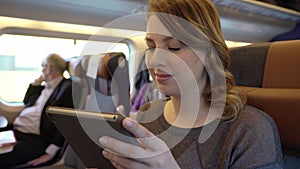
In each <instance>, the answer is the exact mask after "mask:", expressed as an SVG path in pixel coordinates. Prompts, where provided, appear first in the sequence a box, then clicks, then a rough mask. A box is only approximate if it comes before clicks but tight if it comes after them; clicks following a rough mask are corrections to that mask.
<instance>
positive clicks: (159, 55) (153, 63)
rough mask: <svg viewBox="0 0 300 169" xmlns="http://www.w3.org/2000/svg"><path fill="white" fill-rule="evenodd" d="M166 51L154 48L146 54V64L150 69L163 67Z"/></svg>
mask: <svg viewBox="0 0 300 169" xmlns="http://www.w3.org/2000/svg"><path fill="white" fill-rule="evenodd" d="M166 55H167V53H166V51H164V50H162V49H160V48H153V49H150V50H148V51H147V52H146V64H147V67H148V68H159V67H161V66H163V63H164V59H165V56H166Z"/></svg>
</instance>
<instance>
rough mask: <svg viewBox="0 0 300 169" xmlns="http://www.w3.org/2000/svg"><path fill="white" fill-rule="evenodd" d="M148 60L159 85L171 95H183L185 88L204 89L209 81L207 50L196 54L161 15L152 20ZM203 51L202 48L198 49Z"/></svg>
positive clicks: (148, 38) (150, 20)
mask: <svg viewBox="0 0 300 169" xmlns="http://www.w3.org/2000/svg"><path fill="white" fill-rule="evenodd" d="M146 43H147V52H146V64H147V67H148V69H149V72H150V74H151V76H152V78H153V80H154V81H155V83H156V86H157V88H158V89H159V90H160V91H161V92H162V93H164V94H165V95H169V96H180V95H181V90H183V91H184V92H187V91H186V90H190V89H192V88H194V89H195V87H196V89H197V90H202V89H203V88H204V86H205V84H206V73H205V68H204V65H203V62H202V61H201V59H200V57H202V58H203V56H204V54H205V53H204V52H200V55H202V56H199V54H198V55H197V54H195V53H194V51H192V50H191V49H190V48H189V47H188V46H187V45H185V44H184V43H182V42H181V41H180V40H179V39H175V38H174V37H173V36H172V35H171V33H170V32H169V31H168V30H167V28H166V27H165V26H164V25H163V24H162V23H161V22H160V20H159V19H158V17H157V16H155V15H152V16H150V18H149V20H148V25H147V34H146ZM198 53H199V52H198Z"/></svg>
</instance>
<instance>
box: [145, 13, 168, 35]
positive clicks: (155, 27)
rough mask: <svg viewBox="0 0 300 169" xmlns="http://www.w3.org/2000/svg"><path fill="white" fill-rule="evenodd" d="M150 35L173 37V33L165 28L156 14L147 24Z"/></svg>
mask: <svg viewBox="0 0 300 169" xmlns="http://www.w3.org/2000/svg"><path fill="white" fill-rule="evenodd" d="M150 34H160V35H164V36H167V37H172V34H171V32H170V31H169V30H168V29H167V28H166V27H165V25H164V24H163V23H162V22H161V20H160V19H159V18H158V17H157V15H156V14H152V15H151V16H150V17H149V19H148V22H147V36H148V35H150Z"/></svg>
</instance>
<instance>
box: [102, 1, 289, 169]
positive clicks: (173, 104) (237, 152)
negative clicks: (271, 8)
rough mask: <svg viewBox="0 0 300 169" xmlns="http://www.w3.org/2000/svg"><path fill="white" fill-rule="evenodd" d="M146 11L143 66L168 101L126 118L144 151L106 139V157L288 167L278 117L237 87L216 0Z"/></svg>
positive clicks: (128, 162) (157, 163)
mask: <svg viewBox="0 0 300 169" xmlns="http://www.w3.org/2000/svg"><path fill="white" fill-rule="evenodd" d="M149 11H150V12H151V13H149V14H148V22H147V34H146V38H145V39H146V43H147V46H148V49H147V53H146V63H147V67H148V69H149V71H150V74H151V76H152V78H153V81H154V82H155V84H156V87H157V88H158V89H159V90H160V91H161V92H162V93H163V94H165V95H167V96H170V98H169V99H163V100H154V101H151V102H149V103H146V104H145V105H144V106H143V107H142V108H141V109H140V114H139V115H138V120H139V122H140V124H139V123H137V122H135V121H134V120H132V119H129V118H126V119H125V120H124V121H123V126H124V127H125V128H126V129H127V130H128V131H130V132H131V133H133V135H134V136H135V137H136V138H137V139H138V140H139V142H140V144H141V146H140V147H138V146H132V145H129V144H126V143H123V142H121V141H120V140H116V139H114V138H112V137H109V136H103V137H101V138H100V139H99V142H100V143H101V144H102V145H103V146H104V147H105V150H104V151H103V155H104V156H105V157H106V158H107V159H109V160H110V161H111V163H112V164H113V165H114V166H115V167H116V168H122V169H125V168H126V169H141V168H147V169H150V168H153V169H166V168H172V169H177V168H184V169H195V168H197V169H201V168H203V169H207V168H210V169H212V168H214V169H217V168H224V169H225V168H232V169H233V168H236V169H240V168H272V169H281V168H284V167H283V159H282V152H281V145H280V138H279V134H278V130H277V127H276V124H275V123H274V121H273V119H272V118H271V117H270V116H269V115H267V114H266V113H264V112H262V111H260V110H258V109H256V108H254V107H250V106H246V105H245V101H246V98H245V96H244V95H242V94H241V93H239V92H238V91H237V90H235V89H234V88H233V87H234V79H233V76H232V74H231V73H230V72H229V71H228V66H229V62H230V57H229V53H228V48H227V46H226V44H225V41H224V38H223V36H222V32H221V24H220V20H219V16H218V14H217V11H216V9H215V7H214V6H213V5H212V2H210V1H209V0H172V1H170V0H150V1H149Z"/></svg>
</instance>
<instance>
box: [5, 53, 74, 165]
mask: <svg viewBox="0 0 300 169" xmlns="http://www.w3.org/2000/svg"><path fill="white" fill-rule="evenodd" d="M42 67H43V69H42V74H41V76H40V77H39V78H37V79H36V80H35V81H34V82H33V83H32V84H30V85H29V88H28V89H27V92H26V94H25V97H24V101H23V102H24V104H25V108H24V109H23V110H22V111H21V112H20V114H19V115H18V116H17V117H16V119H15V120H14V122H13V126H12V129H13V131H14V133H15V136H16V139H17V144H16V145H15V146H14V149H13V151H11V152H9V153H4V154H0V166H1V168H11V167H14V166H17V165H20V164H24V163H27V164H29V165H38V164H41V163H44V162H47V161H49V160H51V159H52V158H53V157H54V155H55V154H56V152H57V151H58V150H59V149H60V147H61V146H62V145H63V143H64V138H63V137H62V135H61V134H60V133H59V132H58V130H57V129H56V127H55V126H54V125H53V124H52V122H51V121H50V119H49V118H48V116H47V115H46V108H47V107H48V106H61V107H70V108H72V107H73V101H72V82H71V80H69V79H65V78H64V77H63V72H64V70H65V69H66V62H65V60H64V59H63V58H62V57H61V56H59V55H57V54H50V55H49V56H47V57H46V58H45V59H44V60H43V63H42ZM44 81H45V82H46V83H45V85H42V82H44Z"/></svg>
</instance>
